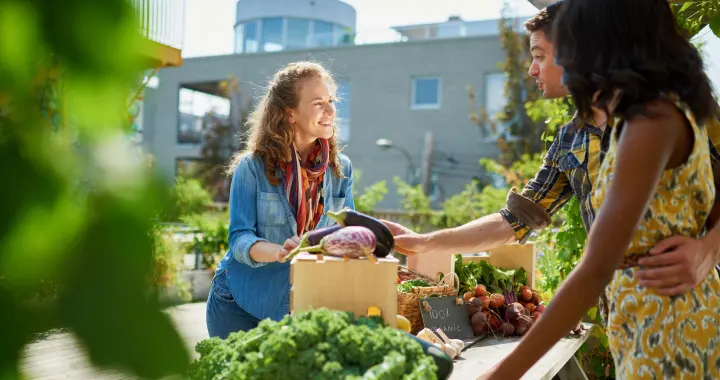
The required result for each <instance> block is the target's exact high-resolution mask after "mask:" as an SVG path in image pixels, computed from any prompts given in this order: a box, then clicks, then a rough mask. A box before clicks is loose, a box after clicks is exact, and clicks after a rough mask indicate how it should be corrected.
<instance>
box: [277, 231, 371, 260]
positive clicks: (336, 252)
mask: <svg viewBox="0 0 720 380" xmlns="http://www.w3.org/2000/svg"><path fill="white" fill-rule="evenodd" d="M301 243H302V242H301ZM375 245H376V239H375V234H373V232H372V231H370V230H369V229H367V228H365V227H360V226H351V227H340V228H338V229H337V230H336V231H335V232H332V233H331V234H329V235H326V236H324V237H323V238H322V239H320V243H318V244H317V245H313V246H305V247H300V246H298V248H296V249H294V250H293V251H292V252H291V253H290V254H289V255H287V256H286V257H285V260H283V261H288V260H291V259H292V258H293V257H294V256H295V255H296V254H298V253H299V252H308V253H322V254H325V255H329V256H336V257H345V258H358V257H363V256H366V257H367V258H368V259H370V260H372V261H374V260H375V256H374V255H373V251H374V250H375Z"/></svg>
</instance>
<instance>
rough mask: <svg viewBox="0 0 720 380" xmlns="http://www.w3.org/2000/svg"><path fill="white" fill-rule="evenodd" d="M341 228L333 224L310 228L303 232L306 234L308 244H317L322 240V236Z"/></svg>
mask: <svg viewBox="0 0 720 380" xmlns="http://www.w3.org/2000/svg"><path fill="white" fill-rule="evenodd" d="M341 228H342V226H341V225H339V224H335V225H333V226H330V227H325V228H318V229H317V230H312V231H310V232H308V233H307V234H305V236H307V244H308V245H318V244H320V241H321V240H322V238H324V237H325V236H328V235H330V234H331V233H333V232H335V231H337V230H339V229H341Z"/></svg>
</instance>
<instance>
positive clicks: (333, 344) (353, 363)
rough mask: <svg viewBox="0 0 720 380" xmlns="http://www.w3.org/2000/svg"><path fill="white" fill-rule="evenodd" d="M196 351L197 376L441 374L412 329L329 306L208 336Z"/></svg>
mask: <svg viewBox="0 0 720 380" xmlns="http://www.w3.org/2000/svg"><path fill="white" fill-rule="evenodd" d="M195 351H197V353H198V354H200V357H199V358H198V359H196V360H195V361H194V362H193V364H192V366H191V369H190V372H189V378H190V379H191V380H201V379H202V380H220V379H228V380H266V379H267V380H270V379H289V380H300V379H303V380H304V379H319V380H335V379H340V380H371V379H382V380H415V379H418V380H419V379H430V380H433V379H437V373H436V371H437V365H436V364H435V361H434V360H433V359H432V357H431V356H428V355H426V354H425V353H424V352H423V349H422V347H421V346H420V344H419V343H417V341H415V340H414V339H413V338H411V337H410V336H409V335H408V334H407V333H405V332H403V331H400V330H398V329H394V328H391V327H388V326H386V325H384V323H383V322H382V319H380V318H378V317H361V318H354V317H353V315H352V314H351V313H346V312H341V311H333V310H328V309H325V308H322V309H317V310H311V311H307V312H302V313H298V314H295V315H293V316H286V317H285V318H283V319H282V320H281V321H279V322H275V321H270V320H264V321H262V322H261V323H260V325H259V326H258V327H257V328H255V329H253V330H250V331H248V332H236V333H232V334H230V336H228V338H227V339H225V340H222V339H218V338H210V339H205V340H203V341H201V342H199V343H198V344H197V345H196V346H195Z"/></svg>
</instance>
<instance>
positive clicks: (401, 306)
mask: <svg viewBox="0 0 720 380" xmlns="http://www.w3.org/2000/svg"><path fill="white" fill-rule="evenodd" d="M448 281H452V283H451V284H448ZM459 290H460V279H459V278H458V276H457V275H456V274H455V273H448V274H447V275H446V276H445V277H443V278H442V280H441V281H440V282H439V283H437V284H436V285H434V286H424V287H416V288H413V292H412V293H403V292H398V293H397V306H398V314H400V315H402V316H404V317H405V318H407V319H408V320H409V321H410V324H411V326H412V327H411V330H410V332H411V333H412V334H417V333H418V332H419V331H420V330H422V329H423V328H424V327H425V326H424V325H423V321H422V313H421V312H420V299H422V298H426V297H429V296H431V295H437V296H457V294H458V291H459Z"/></svg>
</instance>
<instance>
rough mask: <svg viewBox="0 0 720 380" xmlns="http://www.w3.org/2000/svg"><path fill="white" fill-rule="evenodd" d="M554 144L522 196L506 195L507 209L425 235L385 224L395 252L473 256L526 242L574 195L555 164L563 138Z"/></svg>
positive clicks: (396, 225) (558, 138)
mask: <svg viewBox="0 0 720 380" xmlns="http://www.w3.org/2000/svg"><path fill="white" fill-rule="evenodd" d="M555 141H556V142H554V143H553V144H552V145H551V146H550V149H549V150H548V153H547V155H546V156H545V159H544V161H543V165H542V167H541V168H540V171H538V173H537V175H536V176H535V178H533V179H532V180H531V181H530V182H529V183H528V184H527V185H526V186H525V188H524V189H523V191H522V193H521V194H518V193H515V192H514V191H512V192H511V193H510V194H508V202H507V205H506V207H505V208H503V209H502V210H501V211H500V212H498V213H494V214H490V215H487V216H484V217H482V218H479V219H476V220H473V221H471V222H469V223H466V224H464V225H462V226H459V227H454V228H448V229H443V230H439V231H434V232H431V233H428V234H418V233H415V232H413V231H411V230H409V229H407V228H405V227H403V226H401V225H399V224H397V223H393V222H388V221H385V223H386V224H387V225H388V226H389V227H390V229H391V230H392V231H393V235H395V249H396V250H397V251H398V252H399V253H402V254H405V255H408V256H412V255H415V254H423V253H426V252H432V253H438V254H443V253H473V252H481V251H487V250H491V249H493V248H497V247H499V246H501V245H503V244H507V243H511V242H515V241H520V242H524V241H526V240H527V238H528V237H529V236H530V234H531V232H532V230H533V229H537V228H543V227H545V226H547V225H548V224H549V222H550V217H551V215H552V214H554V213H555V212H557V211H558V210H559V209H560V208H561V207H562V206H563V205H564V204H565V203H567V201H568V200H570V197H572V195H573V192H572V188H571V187H570V184H569V181H568V178H567V176H566V174H565V173H564V172H563V171H561V170H560V168H559V165H558V161H559V157H561V155H562V150H560V149H559V145H560V143H558V141H562V139H561V138H560V136H558V137H557V138H556V139H555Z"/></svg>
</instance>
